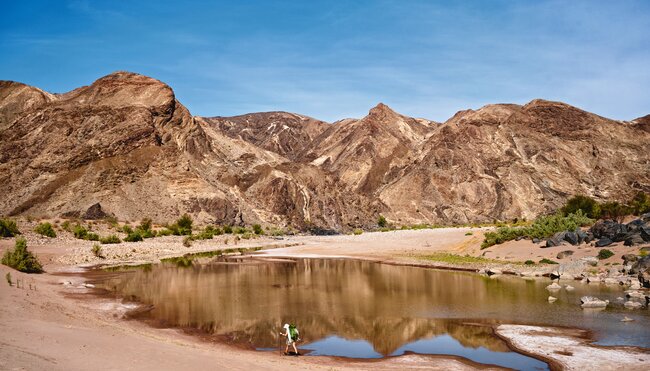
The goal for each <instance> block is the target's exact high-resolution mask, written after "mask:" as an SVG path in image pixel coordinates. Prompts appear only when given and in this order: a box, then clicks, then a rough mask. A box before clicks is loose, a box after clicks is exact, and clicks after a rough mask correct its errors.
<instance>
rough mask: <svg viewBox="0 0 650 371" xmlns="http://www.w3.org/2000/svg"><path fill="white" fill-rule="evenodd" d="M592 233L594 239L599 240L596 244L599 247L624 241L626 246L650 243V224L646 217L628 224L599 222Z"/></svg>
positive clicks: (607, 221)
mask: <svg viewBox="0 0 650 371" xmlns="http://www.w3.org/2000/svg"><path fill="white" fill-rule="evenodd" d="M590 231H591V233H592V234H593V235H594V237H596V238H598V239H599V240H598V242H596V246H597V247H604V246H608V245H611V244H612V243H614V242H621V241H624V245H625V246H633V245H640V244H644V243H647V242H650V224H648V222H647V221H645V220H644V216H642V217H641V218H639V219H635V220H633V221H631V222H629V223H627V224H622V223H618V222H616V221H614V220H599V221H598V222H596V224H594V225H593V226H592V227H591V229H590Z"/></svg>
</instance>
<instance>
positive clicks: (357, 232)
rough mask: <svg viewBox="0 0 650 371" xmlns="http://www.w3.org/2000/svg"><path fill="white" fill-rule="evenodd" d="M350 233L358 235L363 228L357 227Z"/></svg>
mask: <svg viewBox="0 0 650 371" xmlns="http://www.w3.org/2000/svg"><path fill="white" fill-rule="evenodd" d="M352 233H354V235H355V236H358V235H360V234H362V233H363V229H359V228H357V229H355V230H354V231H352Z"/></svg>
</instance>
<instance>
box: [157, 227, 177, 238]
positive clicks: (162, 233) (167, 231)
mask: <svg viewBox="0 0 650 371" xmlns="http://www.w3.org/2000/svg"><path fill="white" fill-rule="evenodd" d="M173 234H174V231H172V230H171V229H169V228H165V229H161V230H158V231H156V236H158V237H163V236H171V235H173Z"/></svg>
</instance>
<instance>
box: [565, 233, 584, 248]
mask: <svg viewBox="0 0 650 371" xmlns="http://www.w3.org/2000/svg"><path fill="white" fill-rule="evenodd" d="M564 240H565V241H566V242H568V243H570V244H571V245H577V244H579V243H580V238H578V234H577V233H575V232H565V233H564Z"/></svg>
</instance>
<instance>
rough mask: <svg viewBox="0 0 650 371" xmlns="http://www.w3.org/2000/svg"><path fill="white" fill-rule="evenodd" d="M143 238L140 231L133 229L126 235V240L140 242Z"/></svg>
mask: <svg viewBox="0 0 650 371" xmlns="http://www.w3.org/2000/svg"><path fill="white" fill-rule="evenodd" d="M142 240H143V238H142V235H141V234H140V232H139V231H133V232H131V233H129V234H128V235H127V236H126V237H124V242H140V241H142Z"/></svg>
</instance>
